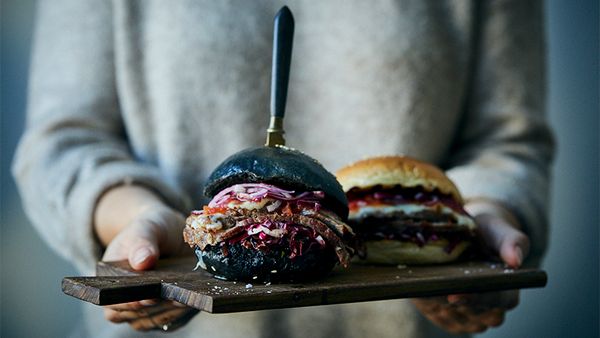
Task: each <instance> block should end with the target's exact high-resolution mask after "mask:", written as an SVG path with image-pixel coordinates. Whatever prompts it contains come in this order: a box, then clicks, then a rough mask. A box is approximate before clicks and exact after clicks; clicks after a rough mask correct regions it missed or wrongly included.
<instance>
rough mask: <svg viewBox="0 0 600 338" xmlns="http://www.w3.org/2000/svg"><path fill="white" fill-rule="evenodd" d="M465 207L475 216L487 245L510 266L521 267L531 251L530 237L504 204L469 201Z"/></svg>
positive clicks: (478, 229) (479, 230)
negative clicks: (520, 228) (521, 228)
mask: <svg viewBox="0 0 600 338" xmlns="http://www.w3.org/2000/svg"><path fill="white" fill-rule="evenodd" d="M465 209H466V210H467V212H469V213H470V214H471V215H473V217H474V218H475V222H476V223H477V225H478V228H477V231H478V232H479V234H480V235H481V238H482V240H483V242H484V244H485V246H486V247H487V248H489V249H491V250H492V251H493V252H494V253H496V254H498V256H500V258H501V259H502V261H504V263H506V264H507V265H508V266H510V267H512V268H518V267H520V266H521V264H523V261H524V260H525V257H527V254H528V253H529V238H528V237H527V235H525V234H524V233H523V232H522V231H520V230H519V223H518V221H517V220H516V218H515V217H514V216H513V214H512V213H511V212H510V211H508V210H507V209H506V208H504V207H503V206H501V205H499V204H497V203H493V202H487V201H476V202H472V203H468V204H466V205H465Z"/></svg>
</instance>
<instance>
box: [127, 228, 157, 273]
mask: <svg viewBox="0 0 600 338" xmlns="http://www.w3.org/2000/svg"><path fill="white" fill-rule="evenodd" d="M159 256H160V251H159V249H158V238H157V237H156V236H153V235H152V234H151V233H149V234H148V235H147V237H146V236H144V237H139V238H138V239H137V240H134V242H133V243H132V245H131V247H130V249H129V253H128V257H127V259H128V260H129V265H130V266H131V267H132V268H133V269H135V270H148V269H152V268H153V267H154V265H155V264H156V261H157V260H158V257H159Z"/></svg>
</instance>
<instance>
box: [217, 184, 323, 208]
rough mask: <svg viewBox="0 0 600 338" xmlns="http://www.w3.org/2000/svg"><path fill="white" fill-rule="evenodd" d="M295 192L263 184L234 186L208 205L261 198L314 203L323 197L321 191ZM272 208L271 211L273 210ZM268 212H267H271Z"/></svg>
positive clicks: (218, 195)
mask: <svg viewBox="0 0 600 338" xmlns="http://www.w3.org/2000/svg"><path fill="white" fill-rule="evenodd" d="M294 193H295V191H293V190H284V189H281V188H278V187H276V186H273V185H270V184H264V183H244V184H236V185H232V186H231V187H228V188H226V189H223V190H222V191H220V192H219V193H218V194H217V195H215V197H214V198H213V199H212V200H211V201H210V203H209V204H208V206H209V207H211V208H214V207H216V206H220V205H224V204H226V203H228V202H229V201H231V200H238V201H242V202H258V201H260V200H262V199H263V198H266V197H269V198H273V199H275V200H278V201H279V202H280V203H281V201H296V202H303V203H306V202H308V203H315V205H317V204H318V203H316V202H317V201H319V200H321V199H323V198H324V197H325V193H324V192H323V191H306V192H303V193H300V194H298V195H297V196H294V195H293V194H294ZM278 206H279V205H278ZM275 209H276V208H274V209H273V210H275ZM273 210H269V211H273Z"/></svg>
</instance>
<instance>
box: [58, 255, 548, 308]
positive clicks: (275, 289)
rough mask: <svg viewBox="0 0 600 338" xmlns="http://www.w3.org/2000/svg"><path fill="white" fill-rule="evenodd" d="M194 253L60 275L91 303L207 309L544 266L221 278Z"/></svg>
mask: <svg viewBox="0 0 600 338" xmlns="http://www.w3.org/2000/svg"><path fill="white" fill-rule="evenodd" d="M195 264H196V259H195V257H186V258H178V259H165V260H161V261H159V262H158V265H157V267H156V270H152V271H145V272H134V271H132V269H131V268H130V267H129V265H128V264H127V262H100V263H98V266H97V275H98V276H97V277H66V278H64V279H63V281H62V289H63V292H64V293H66V294H68V295H71V296H73V297H76V298H79V299H81V300H84V301H87V302H91V303H94V304H97V305H109V304H116V303H123V302H131V301H136V300H142V299H151V298H162V299H167V300H176V301H178V302H180V303H183V304H187V305H188V306H191V307H194V308H197V309H199V310H202V311H206V312H212V313H228V312H239V311H253V310H264V309H276V308H287V307H300V306H311V305H325V304H339V303H351V302H364V301H373V300H382V299H394V298H412V297H426V296H439V295H447V294H455V293H474V292H486V291H497V290H507V289H522V288H532V287H543V286H545V285H546V279H547V276H546V273H545V272H544V271H542V270H535V269H521V270H512V269H508V268H506V267H504V265H502V264H499V263H491V262H459V263H455V264H451V265H438V266H419V267H417V266H408V267H405V266H399V267H396V266H391V267H388V266H367V265H358V264H355V265H352V266H351V267H350V268H348V269H343V268H340V267H338V268H336V269H334V270H333V272H332V273H331V274H330V275H329V276H328V277H327V278H325V279H323V280H320V281H316V282H312V283H306V284H294V283H291V284H261V283H245V282H232V281H223V280H219V279H216V278H214V277H213V276H212V275H211V274H209V273H208V272H206V271H204V270H202V269H198V270H197V271H192V270H193V268H194V266H195Z"/></svg>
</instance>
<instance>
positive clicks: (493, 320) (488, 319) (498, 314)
mask: <svg viewBox="0 0 600 338" xmlns="http://www.w3.org/2000/svg"><path fill="white" fill-rule="evenodd" d="M504 314H505V311H504V310H502V309H491V310H490V311H488V312H486V313H485V314H483V315H481V316H480V320H481V322H482V323H483V324H485V325H487V326H489V327H497V326H500V325H502V323H503V322H504Z"/></svg>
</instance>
